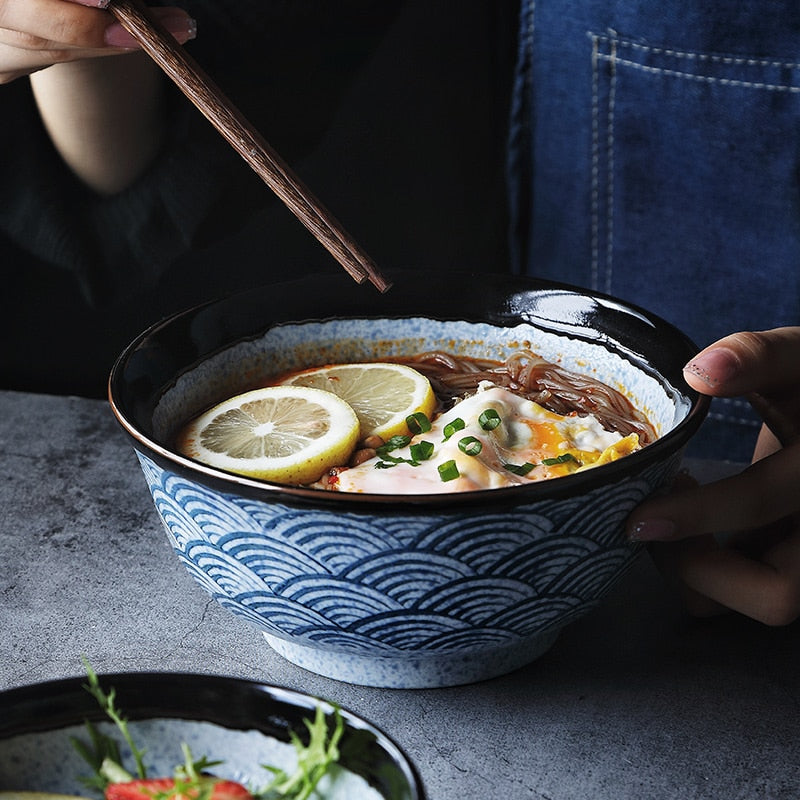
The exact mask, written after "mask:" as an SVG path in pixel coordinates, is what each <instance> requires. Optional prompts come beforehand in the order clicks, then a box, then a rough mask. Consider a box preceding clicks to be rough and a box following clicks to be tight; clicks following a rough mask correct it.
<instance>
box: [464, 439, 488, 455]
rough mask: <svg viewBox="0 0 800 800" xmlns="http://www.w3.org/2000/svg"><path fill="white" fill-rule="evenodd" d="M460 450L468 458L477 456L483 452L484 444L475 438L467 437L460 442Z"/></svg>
mask: <svg viewBox="0 0 800 800" xmlns="http://www.w3.org/2000/svg"><path fill="white" fill-rule="evenodd" d="M458 449H459V450H460V451H461V452H462V453H466V454H467V455H468V456H476V455H478V453H480V452H481V450H483V442H481V440H480V439H476V438H475V437H474V436H465V437H464V438H463V439H459V440H458Z"/></svg>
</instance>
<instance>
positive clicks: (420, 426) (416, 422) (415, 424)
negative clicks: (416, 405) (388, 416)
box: [406, 411, 431, 436]
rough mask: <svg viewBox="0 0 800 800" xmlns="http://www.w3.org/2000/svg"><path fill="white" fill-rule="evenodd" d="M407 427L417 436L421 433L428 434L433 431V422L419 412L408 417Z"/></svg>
mask: <svg viewBox="0 0 800 800" xmlns="http://www.w3.org/2000/svg"><path fill="white" fill-rule="evenodd" d="M406 425H408V429H409V430H410V431H411V433H413V434H414V435H415V436H416V435H417V434H420V433H427V432H428V431H429V430H430V429H431V421H430V420H429V419H428V417H427V416H426V415H425V414H424V413H423V412H422V411H417V412H415V413H414V414H410V415H409V416H407V417H406Z"/></svg>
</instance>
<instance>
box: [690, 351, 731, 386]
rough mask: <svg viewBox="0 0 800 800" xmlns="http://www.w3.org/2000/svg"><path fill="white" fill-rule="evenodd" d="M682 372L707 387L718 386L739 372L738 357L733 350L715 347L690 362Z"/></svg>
mask: <svg viewBox="0 0 800 800" xmlns="http://www.w3.org/2000/svg"><path fill="white" fill-rule="evenodd" d="M683 371H684V372H688V373H689V374H691V375H695V376H697V377H698V378H700V380H701V381H703V383H705V384H707V385H708V386H718V385H719V384H720V383H725V381H728V380H730V379H731V378H733V377H734V376H735V375H736V373H737V372H738V371H739V357H738V356H737V355H736V353H734V352H733V350H728V349H727V348H725V347H715V348H713V349H711V350H706V351H705V352H704V353H701V354H700V355H699V356H697V358H695V359H693V360H692V361H690V362H689V363H688V364H687V365H686V366H685V367H684V368H683Z"/></svg>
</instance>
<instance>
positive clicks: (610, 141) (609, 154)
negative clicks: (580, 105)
mask: <svg viewBox="0 0 800 800" xmlns="http://www.w3.org/2000/svg"><path fill="white" fill-rule="evenodd" d="M616 55H617V45H616V42H612V43H611V54H610V57H609V59H608V63H609V65H610V67H611V78H610V80H609V86H608V134H607V136H606V162H607V173H608V184H607V186H606V203H607V206H608V208H607V214H608V222H607V223H606V229H607V233H606V277H605V281H604V282H603V286H604V289H605V291H606V293H608V294H610V293H611V273H612V263H613V256H614V111H615V110H616V105H615V104H616V99H617V62H616Z"/></svg>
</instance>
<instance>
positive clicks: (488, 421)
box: [478, 408, 502, 431]
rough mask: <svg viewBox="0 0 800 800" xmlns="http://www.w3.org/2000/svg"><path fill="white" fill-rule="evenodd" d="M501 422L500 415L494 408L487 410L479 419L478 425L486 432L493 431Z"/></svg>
mask: <svg viewBox="0 0 800 800" xmlns="http://www.w3.org/2000/svg"><path fill="white" fill-rule="evenodd" d="M501 422H502V420H501V419H500V415H499V414H498V413H497V412H496V411H495V410H494V409H493V408H487V409H486V411H484V412H483V413H482V414H481V415H480V416H479V417H478V424H479V425H480V426H481V428H483V429H484V430H485V431H493V430H494V429H495V428H496V427H497V426H498V425H499V424H500V423H501Z"/></svg>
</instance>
